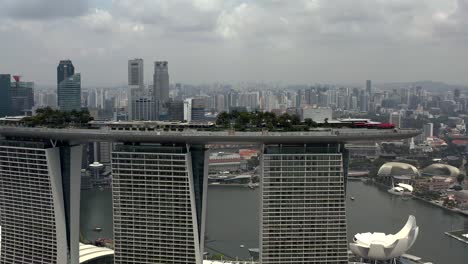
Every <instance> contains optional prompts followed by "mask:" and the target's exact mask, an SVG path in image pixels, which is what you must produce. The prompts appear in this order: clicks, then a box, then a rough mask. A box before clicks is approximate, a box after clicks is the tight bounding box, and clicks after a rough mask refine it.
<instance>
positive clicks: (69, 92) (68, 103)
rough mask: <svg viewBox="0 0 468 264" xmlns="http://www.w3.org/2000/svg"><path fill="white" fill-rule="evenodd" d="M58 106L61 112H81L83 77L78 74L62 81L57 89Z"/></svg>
mask: <svg viewBox="0 0 468 264" xmlns="http://www.w3.org/2000/svg"><path fill="white" fill-rule="evenodd" d="M57 104H58V107H59V109H60V110H63V111H71V110H77V111H79V110H81V75H80V74H79V73H76V74H74V75H72V76H69V77H67V78H66V79H64V80H63V81H61V82H60V83H59V85H58V89H57Z"/></svg>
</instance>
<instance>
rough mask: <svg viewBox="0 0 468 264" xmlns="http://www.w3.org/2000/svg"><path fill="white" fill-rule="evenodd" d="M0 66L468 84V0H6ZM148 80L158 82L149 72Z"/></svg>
mask: <svg viewBox="0 0 468 264" xmlns="http://www.w3.org/2000/svg"><path fill="white" fill-rule="evenodd" d="M0 5H1V7H2V8H1V10H0V43H2V46H1V47H2V48H1V50H0V58H1V63H0V72H8V73H20V74H23V75H24V76H25V77H26V78H27V79H30V80H34V81H37V82H38V83H44V84H53V83H54V80H55V78H56V77H55V68H56V64H57V63H58V61H59V60H60V59H64V58H70V59H71V60H72V61H73V62H74V64H75V67H76V68H77V70H78V71H81V72H82V74H83V82H84V83H87V84H88V85H94V84H97V85H104V84H108V85H112V84H121V83H125V82H126V76H127V75H126V61H127V60H128V59H130V58H134V57H141V58H143V59H144V60H145V66H146V70H145V71H146V73H147V74H145V75H146V76H151V71H152V69H151V66H152V61H155V60H160V59H164V60H168V61H169V66H170V71H171V81H174V82H195V83H198V82H215V81H281V82H284V83H307V82H312V83H313V82H335V83H338V82H358V81H362V80H365V79H368V78H370V79H374V80H380V81H413V80H425V79H433V80H440V81H446V82H452V83H463V84H468V77H467V74H465V71H466V69H467V68H468V60H467V58H466V57H467V54H468V53H467V52H468V50H467V49H468V45H467V44H468V0H444V1H440V0H424V1H420V0H353V1H349V0H243V1H242V0H226V1H223V0H86V1H83V0H80V1H76V0H48V1H40V0H0ZM148 81H149V79H148Z"/></svg>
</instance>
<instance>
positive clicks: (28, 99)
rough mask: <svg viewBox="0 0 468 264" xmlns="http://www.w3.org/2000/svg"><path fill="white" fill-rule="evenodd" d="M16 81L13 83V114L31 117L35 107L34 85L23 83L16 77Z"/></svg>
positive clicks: (11, 87)
mask: <svg viewBox="0 0 468 264" xmlns="http://www.w3.org/2000/svg"><path fill="white" fill-rule="evenodd" d="M14 77H15V81H14V82H12V83H11V86H10V89H11V91H10V95H11V98H10V100H11V114H12V115H16V116H20V115H29V114H30V113H31V112H32V108H33V107H34V83H33V82H21V81H20V79H19V76H14Z"/></svg>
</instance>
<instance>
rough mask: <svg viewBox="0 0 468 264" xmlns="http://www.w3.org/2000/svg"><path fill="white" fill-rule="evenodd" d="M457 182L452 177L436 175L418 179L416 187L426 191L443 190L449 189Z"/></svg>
mask: <svg viewBox="0 0 468 264" xmlns="http://www.w3.org/2000/svg"><path fill="white" fill-rule="evenodd" d="M454 182H455V180H454V178H452V177H441V176H434V177H432V178H427V179H420V180H417V181H416V188H417V189H419V190H424V191H435V192H441V191H445V190H447V189H448V188H449V187H450V186H451V185H452V184H453V183H454Z"/></svg>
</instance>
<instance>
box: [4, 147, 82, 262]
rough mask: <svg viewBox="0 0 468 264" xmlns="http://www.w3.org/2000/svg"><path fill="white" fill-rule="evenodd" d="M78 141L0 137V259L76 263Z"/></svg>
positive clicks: (78, 190) (80, 152)
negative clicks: (65, 142) (70, 142)
mask: <svg viewBox="0 0 468 264" xmlns="http://www.w3.org/2000/svg"><path fill="white" fill-rule="evenodd" d="M81 158H82V146H81V145H69V144H62V145H59V144H57V142H52V141H51V140H44V141H40V140H39V141H31V139H27V140H24V141H23V140H19V139H15V140H2V141H0V211H1V212H2V213H1V216H0V225H1V227H2V230H1V231H2V246H1V253H0V263H1V264H11V263H50V264H78V263H79V245H78V243H79V219H80V210H79V209H80V207H79V206H80V179H81V177H80V170H81Z"/></svg>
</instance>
